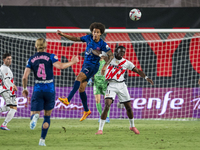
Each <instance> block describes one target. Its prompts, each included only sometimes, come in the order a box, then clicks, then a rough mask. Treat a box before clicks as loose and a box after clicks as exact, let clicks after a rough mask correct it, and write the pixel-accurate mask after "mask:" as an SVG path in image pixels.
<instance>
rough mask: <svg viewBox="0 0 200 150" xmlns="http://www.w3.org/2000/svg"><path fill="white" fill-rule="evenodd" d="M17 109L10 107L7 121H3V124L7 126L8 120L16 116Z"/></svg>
mask: <svg viewBox="0 0 200 150" xmlns="http://www.w3.org/2000/svg"><path fill="white" fill-rule="evenodd" d="M15 112H16V110H15V109H12V108H10V111H9V112H8V114H7V116H6V119H5V121H4V122H3V124H2V125H3V126H7V124H8V122H9V121H10V120H11V119H12V118H13V117H14V115H15Z"/></svg>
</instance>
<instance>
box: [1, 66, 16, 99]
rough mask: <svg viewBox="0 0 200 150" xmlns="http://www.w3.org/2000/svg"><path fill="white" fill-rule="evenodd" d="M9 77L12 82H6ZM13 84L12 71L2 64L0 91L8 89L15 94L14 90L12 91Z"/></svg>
mask: <svg viewBox="0 0 200 150" xmlns="http://www.w3.org/2000/svg"><path fill="white" fill-rule="evenodd" d="M6 79H9V80H10V81H11V83H12V84H9V83H6V82H5V80H6ZM13 84H14V79H13V73H12V71H11V69H10V68H9V67H8V66H6V65H5V64H3V65H2V66H1V68H0V93H2V92H4V91H6V90H10V91H11V92H12V95H14V94H15V91H13Z"/></svg>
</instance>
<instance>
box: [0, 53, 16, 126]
mask: <svg viewBox="0 0 200 150" xmlns="http://www.w3.org/2000/svg"><path fill="white" fill-rule="evenodd" d="M3 62H4V63H3V65H2V66H1V68H0V95H1V96H2V97H3V99H4V100H5V102H6V105H4V106H3V107H1V108H0V112H5V111H9V112H8V114H7V116H6V118H5V120H4V122H3V124H2V125H1V127H0V128H1V129H2V130H10V129H8V128H7V124H8V122H9V121H11V119H12V118H13V117H14V115H15V112H16V111H17V101H16V96H15V91H17V87H16V86H15V84H14V80H13V73H12V71H11V70H10V68H9V66H10V65H11V63H12V57H11V55H10V54H9V53H5V54H3Z"/></svg>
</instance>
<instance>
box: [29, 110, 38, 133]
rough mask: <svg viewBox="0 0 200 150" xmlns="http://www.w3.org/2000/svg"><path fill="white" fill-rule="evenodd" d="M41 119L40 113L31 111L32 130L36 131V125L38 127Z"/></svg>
mask: <svg viewBox="0 0 200 150" xmlns="http://www.w3.org/2000/svg"><path fill="white" fill-rule="evenodd" d="M39 117H40V111H31V117H30V120H31V122H30V129H31V130H34V129H35V127H36V125H37V121H38V119H39Z"/></svg>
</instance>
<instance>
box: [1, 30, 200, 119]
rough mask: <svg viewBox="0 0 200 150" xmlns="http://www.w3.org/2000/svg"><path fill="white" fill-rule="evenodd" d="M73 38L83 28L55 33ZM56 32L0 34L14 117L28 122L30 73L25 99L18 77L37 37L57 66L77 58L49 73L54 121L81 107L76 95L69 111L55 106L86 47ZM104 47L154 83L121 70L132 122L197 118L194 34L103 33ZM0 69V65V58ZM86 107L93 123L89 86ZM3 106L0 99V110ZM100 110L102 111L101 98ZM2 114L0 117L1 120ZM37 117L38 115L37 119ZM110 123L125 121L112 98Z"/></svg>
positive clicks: (199, 52) (198, 60)
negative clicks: (7, 57) (121, 51)
mask: <svg viewBox="0 0 200 150" xmlns="http://www.w3.org/2000/svg"><path fill="white" fill-rule="evenodd" d="M59 30H61V31H62V32H64V33H68V34H70V35H74V36H79V37H81V36H84V35H86V34H89V33H90V31H89V29H59ZM56 31H57V29H0V51H1V55H2V54H3V53H5V52H10V53H11V55H12V58H13V62H12V65H11V70H12V71H13V74H14V80H15V84H16V85H17V87H18V91H17V92H16V95H17V101H18V111H17V113H16V115H15V117H22V118H26V117H30V100H31V95H32V92H33V86H34V78H33V74H31V75H30V77H29V82H28V90H29V96H28V99H25V98H23V97H22V94H21V93H22V83H21V79H22V75H23V71H24V69H25V67H26V62H27V60H28V58H29V57H30V56H31V55H33V54H34V53H36V49H35V47H34V45H35V41H36V39H38V38H41V37H42V38H45V39H46V41H47V52H49V53H54V54H56V55H57V56H58V58H59V60H60V61H62V62H67V61H69V60H71V58H72V56H73V55H79V59H80V62H79V63H77V64H76V65H73V66H72V67H69V68H67V69H65V70H58V69H55V68H54V76H55V85H56V99H55V101H56V104H55V108H54V110H53V112H52V117H54V118H80V117H81V116H82V112H83V107H82V103H81V100H80V97H79V94H78V92H77V93H76V94H75V95H74V97H73V99H72V100H71V104H70V105H69V106H64V105H63V104H62V103H60V102H59V100H58V97H60V96H68V94H69V92H70V91H71V90H72V87H73V83H74V81H75V79H76V76H77V75H78V74H79V72H80V70H81V66H82V64H83V61H84V51H85V48H86V44H85V43H82V42H73V41H69V40H67V39H65V38H63V37H60V36H58V35H57V34H56ZM101 37H102V39H103V40H104V41H105V42H107V44H108V45H109V47H110V48H111V49H112V51H114V49H115V48H116V47H117V46H119V45H123V46H124V47H125V48H126V54H125V56H124V58H126V59H128V60H129V61H131V62H133V64H135V66H136V67H137V68H139V69H141V70H143V71H144V73H145V74H147V76H148V77H149V78H151V79H152V80H153V81H154V85H153V86H152V85H151V84H150V83H148V82H147V81H146V80H145V79H143V78H141V77H139V75H138V74H136V73H134V72H132V71H127V74H126V75H125V78H126V84H127V87H128V90H129V93H130V97H131V105H132V108H133V112H134V117H135V119H175V120H176V119H178V120H183V119H186V120H187V119H197V118H200V97H199V96H200V89H199V88H198V87H199V85H198V79H200V76H199V73H200V57H199V56H200V30H199V29H106V31H105V33H104V34H103V35H102V36H101ZM1 64H3V61H2V59H1ZM86 93H87V99H88V107H89V109H90V110H91V111H92V114H91V115H90V116H89V117H88V118H99V114H98V111H97V109H96V102H95V97H94V95H93V87H92V86H87V87H86ZM4 104H5V102H4V100H3V98H2V97H0V107H2V106H3V105H4ZM101 105H102V108H103V107H104V100H103V96H102V97H101ZM5 114H6V113H2V114H0V116H1V117H5ZM42 115H43V113H41V116H42ZM110 118H111V119H114V118H127V116H126V110H125V108H124V107H123V105H120V104H118V98H117V97H116V99H115V101H114V102H113V104H112V105H111V109H110Z"/></svg>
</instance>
